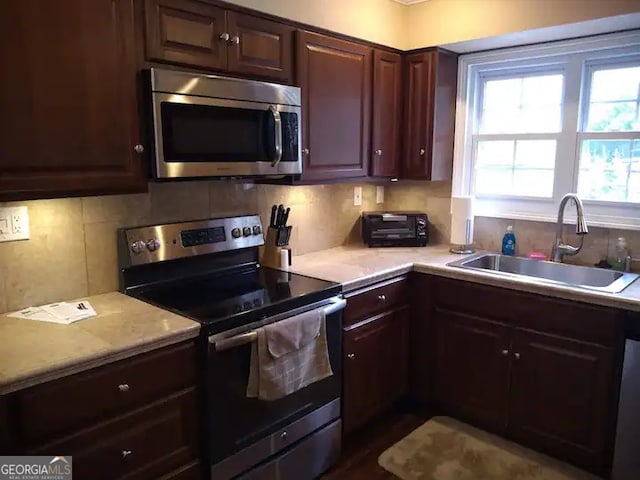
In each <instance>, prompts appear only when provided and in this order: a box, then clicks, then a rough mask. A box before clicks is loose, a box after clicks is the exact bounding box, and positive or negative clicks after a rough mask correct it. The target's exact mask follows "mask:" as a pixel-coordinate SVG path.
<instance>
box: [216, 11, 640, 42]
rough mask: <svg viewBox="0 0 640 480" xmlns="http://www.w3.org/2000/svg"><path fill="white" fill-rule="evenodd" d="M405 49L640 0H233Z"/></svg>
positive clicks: (590, 15)
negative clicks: (410, 1)
mask: <svg viewBox="0 0 640 480" xmlns="http://www.w3.org/2000/svg"><path fill="white" fill-rule="evenodd" d="M228 1H229V3H234V4H237V5H241V6H243V7H248V8H252V9H255V10H260V11H263V12H267V13H271V14H273V15H278V16H280V17H284V18H290V19H292V20H296V21H299V22H302V23H307V24H310V25H315V26H318V27H322V28H326V29H328V30H332V31H335V32H339V33H343V34H347V35H351V36H354V37H358V38H363V39H365V40H369V41H372V42H376V43H380V44H383V45H389V46H391V47H396V48H399V49H402V50H410V49H413V48H421V47H430V46H434V45H445V44H449V43H456V42H462V41H467V40H474V39H480V38H486V37H493V36H497V35H504V34H507V33H513V32H521V31H525V30H532V29H538V28H545V27H550V26H555V25H563V24H570V23H576V22H582V21H587V20H593V19H597V18H603V17H612V16H616V15H623V14H628V13H635V12H640V2H638V0H428V1H426V2H423V3H418V4H414V5H410V6H404V5H401V4H399V3H397V2H394V1H392V0H348V1H345V0H320V1H318V0H269V1H267V0H228Z"/></svg>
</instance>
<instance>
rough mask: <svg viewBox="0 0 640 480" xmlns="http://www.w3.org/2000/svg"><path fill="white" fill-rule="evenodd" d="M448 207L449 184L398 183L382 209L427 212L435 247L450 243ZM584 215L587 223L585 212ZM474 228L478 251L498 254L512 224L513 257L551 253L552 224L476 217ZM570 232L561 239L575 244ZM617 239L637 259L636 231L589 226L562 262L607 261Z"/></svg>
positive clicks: (568, 227) (639, 242)
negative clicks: (573, 253) (579, 248)
mask: <svg viewBox="0 0 640 480" xmlns="http://www.w3.org/2000/svg"><path fill="white" fill-rule="evenodd" d="M450 204H451V184H450V183H447V182H433V183H426V182H413V183H404V182H402V183H399V184H397V185H394V186H391V187H389V188H388V192H387V195H386V199H385V208H388V209H389V210H420V211H424V212H426V213H428V214H429V220H430V222H431V223H432V230H431V231H432V232H433V233H434V236H433V241H432V242H430V243H436V244H449V243H450V242H449V240H450V234H451V227H450V225H451V215H450V213H449V212H450ZM586 215H587V223H588V221H589V212H588V211H587V212H586ZM474 225H475V226H474V243H475V246H476V248H477V249H479V250H490V251H494V252H498V251H500V250H501V248H502V236H503V235H504V233H505V231H506V229H507V226H508V225H512V226H513V228H514V231H515V233H516V239H517V252H516V254H517V255H519V256H526V255H528V254H529V252H532V251H539V252H544V253H546V254H547V255H550V254H551V247H552V245H553V241H554V239H555V231H556V229H555V227H556V224H555V223H547V222H530V221H525V220H510V219H503V218H487V217H476V218H475V222H474ZM572 232H575V227H573V226H572V225H565V227H564V233H565V237H564V238H565V240H566V241H568V242H570V243H571V244H573V245H578V244H579V240H578V238H577V237H576V236H575V235H572ZM618 237H625V238H626V239H627V242H628V245H629V248H630V250H631V253H632V254H633V255H634V258H636V257H640V231H631V230H614V229H607V228H594V227H590V228H589V234H588V235H587V236H586V237H585V239H584V246H583V248H582V251H581V252H580V253H579V254H578V255H576V256H574V257H565V259H566V260H565V261H566V262H567V263H575V264H579V265H595V264H596V263H598V262H599V261H600V260H601V259H603V258H611V257H613V255H614V253H615V245H616V242H617V240H618ZM638 269H640V264H638V263H637V261H635V262H634V264H633V270H634V271H637V270H638Z"/></svg>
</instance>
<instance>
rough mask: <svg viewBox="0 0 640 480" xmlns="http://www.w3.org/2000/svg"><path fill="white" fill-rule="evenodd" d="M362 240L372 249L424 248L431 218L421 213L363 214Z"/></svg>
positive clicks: (427, 239) (427, 238) (427, 240)
mask: <svg viewBox="0 0 640 480" xmlns="http://www.w3.org/2000/svg"><path fill="white" fill-rule="evenodd" d="M362 240H363V241H364V243H365V244H366V245H368V246H370V247H424V246H426V245H427V243H428V242H429V218H428V217H427V214H426V213H420V212H363V214H362Z"/></svg>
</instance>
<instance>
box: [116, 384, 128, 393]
mask: <svg viewBox="0 0 640 480" xmlns="http://www.w3.org/2000/svg"><path fill="white" fill-rule="evenodd" d="M118 390H120V391H121V392H128V391H129V390H130V387H129V384H128V383H121V384H120V385H118Z"/></svg>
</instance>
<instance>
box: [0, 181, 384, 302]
mask: <svg viewBox="0 0 640 480" xmlns="http://www.w3.org/2000/svg"><path fill="white" fill-rule="evenodd" d="M273 203H282V204H284V205H287V206H291V215H290V217H289V223H290V224H292V225H293V226H294V228H293V231H292V239H291V247H292V249H293V252H294V254H301V253H307V252H311V251H315V250H323V249H326V248H331V247H335V246H338V245H342V244H343V243H345V242H351V241H354V240H357V239H358V238H359V233H358V232H359V230H358V228H359V223H358V219H359V217H360V213H361V212H362V210H372V209H375V187H373V186H371V185H365V186H364V187H363V202H362V206H360V207H354V206H353V185H318V186H311V187H285V186H273V185H252V184H242V183H233V182H186V183H161V184H159V183H151V184H150V185H149V193H148V194H137V195H112V196H103V197H85V198H65V199H54V200H37V201H31V202H15V203H11V204H9V203H7V204H4V205H3V204H0V206H5V205H6V206H9V205H27V206H28V207H29V224H30V230H31V239H30V240H27V241H19V242H6V243H0V312H5V311H13V310H17V309H20V308H23V307H27V306H30V305H41V304H45V303H50V302H54V301H58V300H69V299H72V298H78V297H82V296H86V295H95V294H99V293H104V292H109V291H113V290H117V289H118V258H117V250H116V230H117V229H118V228H120V227H125V226H139V225H148V224H158V223H164V222H175V221H186V220H194V219H201V218H209V217H215V216H224V215H239V214H247V213H256V212H257V213H260V215H261V218H262V220H263V222H265V219H266V221H267V222H268V218H269V214H270V207H271V205H272V204H273Z"/></svg>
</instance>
